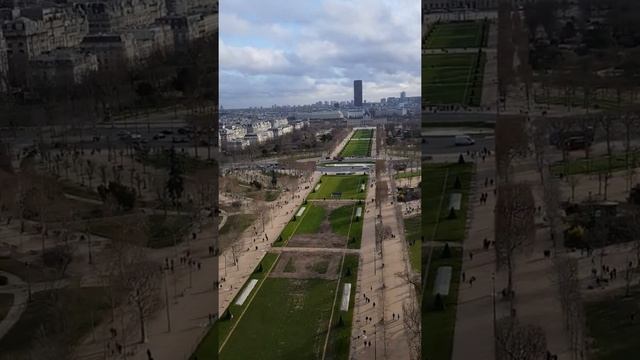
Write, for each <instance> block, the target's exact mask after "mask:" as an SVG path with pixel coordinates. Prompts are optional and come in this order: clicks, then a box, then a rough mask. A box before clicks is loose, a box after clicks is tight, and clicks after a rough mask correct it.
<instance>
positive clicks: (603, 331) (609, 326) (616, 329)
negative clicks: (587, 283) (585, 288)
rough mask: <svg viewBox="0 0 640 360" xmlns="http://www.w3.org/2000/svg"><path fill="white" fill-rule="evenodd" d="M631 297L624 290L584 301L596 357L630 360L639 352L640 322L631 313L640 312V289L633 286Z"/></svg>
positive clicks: (598, 358) (589, 334) (588, 331)
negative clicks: (596, 299) (633, 318)
mask: <svg viewBox="0 0 640 360" xmlns="http://www.w3.org/2000/svg"><path fill="white" fill-rule="evenodd" d="M631 290H632V291H631V294H630V296H629V297H627V298H625V297H624V292H623V291H616V292H615V294H611V295H607V296H606V298H603V299H601V300H598V301H596V302H588V303H586V304H585V312H586V318H587V333H588V336H589V337H590V338H592V339H593V340H594V344H593V346H594V351H593V354H592V355H593V357H592V358H593V359H596V360H627V359H635V358H637V356H638V354H640V342H638V341H635V339H636V338H637V336H638V334H640V321H639V320H638V318H637V315H636V319H635V321H631V319H630V315H631V314H638V312H639V311H640V288H639V287H637V286H636V287H634V288H632V289H631Z"/></svg>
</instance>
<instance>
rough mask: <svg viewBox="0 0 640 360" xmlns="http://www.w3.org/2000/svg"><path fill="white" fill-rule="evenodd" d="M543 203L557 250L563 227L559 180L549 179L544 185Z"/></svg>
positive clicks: (550, 233)
mask: <svg viewBox="0 0 640 360" xmlns="http://www.w3.org/2000/svg"><path fill="white" fill-rule="evenodd" d="M542 202H543V204H544V212H545V218H546V220H547V223H548V224H549V236H550V237H551V241H552V243H553V248H554V249H556V246H557V240H558V239H559V238H560V227H561V226H562V218H561V216H562V212H561V208H560V186H559V184H558V180H556V179H555V178H552V177H549V178H548V179H547V181H546V182H545V183H544V188H543V194H542Z"/></svg>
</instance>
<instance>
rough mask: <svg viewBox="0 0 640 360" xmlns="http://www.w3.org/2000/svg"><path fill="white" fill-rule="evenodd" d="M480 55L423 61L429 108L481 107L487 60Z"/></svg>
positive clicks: (424, 91) (433, 57) (438, 56)
mask: <svg viewBox="0 0 640 360" xmlns="http://www.w3.org/2000/svg"><path fill="white" fill-rule="evenodd" d="M478 56H479V55H478V54H477V53H465V54H429V55H423V57H422V84H423V85H422V97H423V99H424V100H423V101H424V103H425V104H427V105H443V104H459V105H469V106H479V105H480V101H481V100H482V78H483V77H484V65H485V62H486V56H485V53H484V52H483V53H482V54H481V55H480V59H479V60H478Z"/></svg>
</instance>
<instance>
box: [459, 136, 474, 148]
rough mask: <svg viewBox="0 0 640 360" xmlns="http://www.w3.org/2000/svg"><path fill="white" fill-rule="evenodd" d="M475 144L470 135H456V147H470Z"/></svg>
mask: <svg viewBox="0 0 640 360" xmlns="http://www.w3.org/2000/svg"><path fill="white" fill-rule="evenodd" d="M475 143H476V142H475V140H473V139H472V138H471V137H470V136H469V135H456V137H455V144H456V146H469V145H473V144H475Z"/></svg>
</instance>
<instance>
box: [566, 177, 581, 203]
mask: <svg viewBox="0 0 640 360" xmlns="http://www.w3.org/2000/svg"><path fill="white" fill-rule="evenodd" d="M567 182H568V183H569V187H570V188H571V201H572V202H575V201H576V187H577V186H578V185H579V184H580V176H579V175H577V174H571V175H567Z"/></svg>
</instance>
